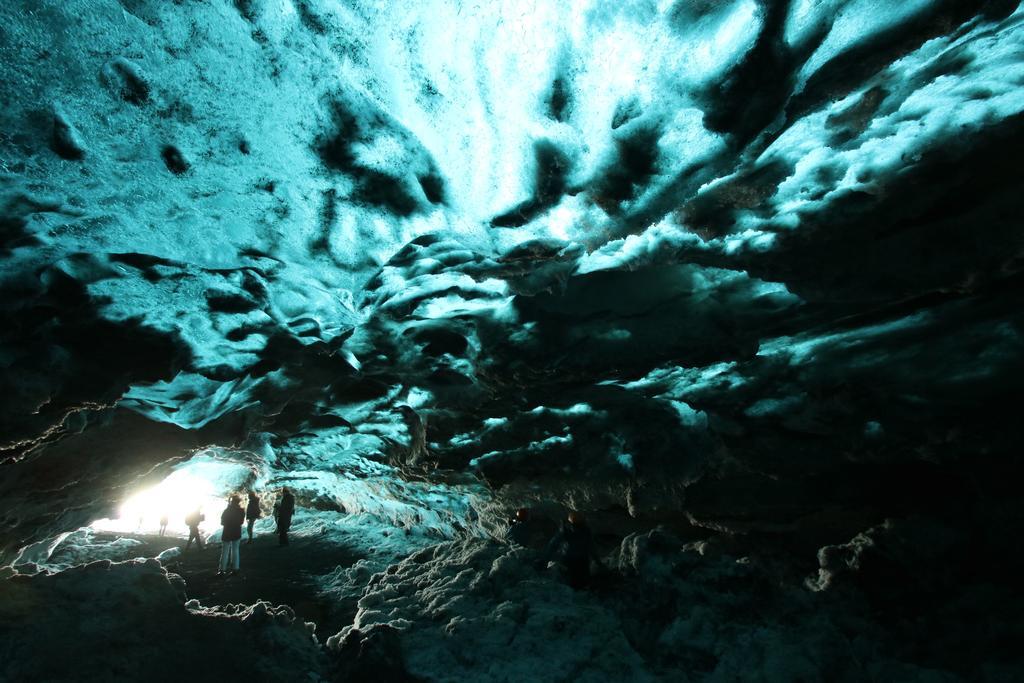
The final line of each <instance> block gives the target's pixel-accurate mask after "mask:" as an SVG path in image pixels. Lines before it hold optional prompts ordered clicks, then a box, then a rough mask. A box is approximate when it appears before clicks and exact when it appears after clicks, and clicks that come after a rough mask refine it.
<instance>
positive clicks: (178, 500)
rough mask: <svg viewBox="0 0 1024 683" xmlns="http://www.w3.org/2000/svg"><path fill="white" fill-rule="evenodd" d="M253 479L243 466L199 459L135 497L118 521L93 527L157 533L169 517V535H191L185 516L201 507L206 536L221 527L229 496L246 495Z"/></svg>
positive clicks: (122, 511) (94, 523) (120, 510)
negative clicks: (221, 514)
mask: <svg viewBox="0 0 1024 683" xmlns="http://www.w3.org/2000/svg"><path fill="white" fill-rule="evenodd" d="M250 478H251V471H250V470H249V469H248V468H247V467H245V466H243V465H239V464H237V463H226V462H221V461H216V460H213V459H211V458H207V457H203V456H198V457H196V458H193V460H190V461H189V462H187V463H185V464H183V465H180V466H179V467H178V468H176V470H175V471H174V472H172V473H171V474H170V476H168V477H167V478H166V479H164V480H163V481H162V482H160V483H159V484H157V485H156V486H153V487H150V488H148V489H143V490H141V491H138V492H136V493H134V494H132V495H131V496H130V497H129V498H128V499H127V500H126V501H125V502H124V503H122V504H121V507H120V508H119V510H118V517H117V518H116V519H100V520H97V521H95V522H93V523H92V525H91V526H92V528H93V529H97V530H99V531H113V532H118V533H131V532H136V533H156V532H158V531H159V529H160V520H161V518H162V517H164V516H165V515H166V517H167V533H171V534H187V533H188V526H187V525H186V524H185V517H186V515H188V514H189V513H190V512H192V511H193V510H195V509H196V507H198V508H199V509H200V510H201V512H202V513H203V514H204V515H205V520H204V521H203V522H202V523H201V524H200V529H201V530H203V532H204V536H205V535H206V534H209V533H210V532H211V531H214V530H216V529H217V528H219V526H220V524H219V521H220V513H221V511H222V510H223V509H224V506H225V504H226V498H227V496H228V495H230V494H231V493H239V494H242V493H243V491H242V489H243V486H244V484H245V482H246V481H247V480H248V479H250Z"/></svg>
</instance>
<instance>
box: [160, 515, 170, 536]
mask: <svg viewBox="0 0 1024 683" xmlns="http://www.w3.org/2000/svg"><path fill="white" fill-rule="evenodd" d="M168 521H169V520H168V519H167V513H166V512H165V513H163V514H162V515H160V535H161V536H163V535H164V534H166V533H167V522H168Z"/></svg>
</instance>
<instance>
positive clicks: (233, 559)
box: [217, 494, 245, 574]
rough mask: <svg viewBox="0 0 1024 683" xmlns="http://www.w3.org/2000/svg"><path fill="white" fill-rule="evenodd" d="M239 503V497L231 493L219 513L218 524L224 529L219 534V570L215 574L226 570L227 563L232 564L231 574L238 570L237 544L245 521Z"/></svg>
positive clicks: (243, 511) (243, 512) (240, 538)
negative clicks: (225, 505) (222, 510)
mask: <svg viewBox="0 0 1024 683" xmlns="http://www.w3.org/2000/svg"><path fill="white" fill-rule="evenodd" d="M240 503H241V499H240V498H239V497H238V496H237V495H236V494H231V497H230V498H228V506H227V507H226V508H224V512H222V513H220V525H221V526H222V527H223V528H224V529H223V531H222V532H221V535H220V540H221V550H220V571H218V572H217V574H224V573H225V572H227V570H228V565H229V564H230V565H232V568H231V573H232V574H234V573H235V572H237V571H238V559H239V558H238V545H239V543H240V542H241V540H242V522H244V521H245V510H243V509H242V506H241V504H240Z"/></svg>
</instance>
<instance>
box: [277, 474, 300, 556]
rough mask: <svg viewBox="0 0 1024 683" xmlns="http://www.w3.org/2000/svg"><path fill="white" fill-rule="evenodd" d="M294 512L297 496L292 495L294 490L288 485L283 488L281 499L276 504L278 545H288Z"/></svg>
mask: <svg viewBox="0 0 1024 683" xmlns="http://www.w3.org/2000/svg"><path fill="white" fill-rule="evenodd" d="M293 514H295V497H294V496H292V492H291V491H289V490H288V487H287V486H286V487H284V488H283V489H281V499H280V500H278V501H277V504H276V505H275V506H274V519H275V520H276V521H277V544H278V545H288V529H290V528H291V526H292V515H293Z"/></svg>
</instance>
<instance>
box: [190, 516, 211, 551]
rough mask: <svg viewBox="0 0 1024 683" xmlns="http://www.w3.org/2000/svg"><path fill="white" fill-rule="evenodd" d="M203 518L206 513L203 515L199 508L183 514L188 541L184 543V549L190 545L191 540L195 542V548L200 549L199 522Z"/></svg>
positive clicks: (201, 547) (201, 544)
mask: <svg viewBox="0 0 1024 683" xmlns="http://www.w3.org/2000/svg"><path fill="white" fill-rule="evenodd" d="M205 519H206V515H204V514H203V513H202V511H201V510H200V509H199V508H196V509H195V510H193V511H192V512H190V513H188V514H187V515H186V516H185V524H187V525H188V543H186V544H185V550H186V551H187V550H188V549H189V547H190V546H191V545H192V541H193V540H194V541H195V542H196V547H197V548H199V549H200V550H202V549H203V537H202V535H201V534H200V533H199V523H200V522H202V521H203V520H205Z"/></svg>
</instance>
